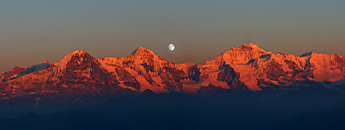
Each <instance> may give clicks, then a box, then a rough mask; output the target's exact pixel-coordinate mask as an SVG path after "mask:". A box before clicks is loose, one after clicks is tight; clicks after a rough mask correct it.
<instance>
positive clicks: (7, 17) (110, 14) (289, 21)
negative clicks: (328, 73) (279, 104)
mask: <svg viewBox="0 0 345 130" xmlns="http://www.w3.org/2000/svg"><path fill="white" fill-rule="evenodd" d="M170 42H173V43H174V44H175V46H176V49H175V51H173V52H170V51H169V50H168V44H169V43H170ZM250 42H254V43H255V44H257V45H259V46H260V47H262V48H263V49H264V50H267V51H272V52H282V53H286V54H294V55H301V54H303V53H305V52H310V51H314V52H317V53H327V54H330V53H335V54H338V55H345V1H344V0H216V1H211V0H99V1H96V0H30V1H28V0H0V61H1V62H0V72H4V71H8V70H11V69H12V68H13V67H14V66H30V65H34V64H40V63H43V62H44V61H45V60H48V61H49V62H50V63H54V62H56V61H57V60H60V59H62V57H63V56H65V55H66V54H68V53H70V52H73V51H74V50H80V49H82V50H85V51H86V52H88V53H89V54H91V55H92V56H94V57H95V58H101V57H123V56H127V55H129V54H131V53H132V52H133V51H134V50H135V49H136V48H138V47H140V46H142V47H145V48H148V49H150V50H153V51H154V52H155V53H156V54H158V55H159V56H161V57H163V58H165V59H166V60H168V61H171V62H174V63H182V62H185V61H187V62H195V63H202V62H203V61H205V60H211V59H212V58H214V57H216V56H218V55H220V54H221V53H222V52H225V51H227V50H229V49H231V48H233V47H239V46H241V45H242V44H248V43H250Z"/></svg>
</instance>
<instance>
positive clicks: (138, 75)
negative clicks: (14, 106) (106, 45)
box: [0, 43, 345, 99]
mask: <svg viewBox="0 0 345 130" xmlns="http://www.w3.org/2000/svg"><path fill="white" fill-rule="evenodd" d="M344 75H345V58H344V56H338V55H335V54H318V53H315V52H309V53H306V54H303V55H301V56H294V55H291V54H288V55H286V54H282V53H276V54H275V53H272V52H269V51H265V50H263V49H262V48H260V47H259V46H258V45H255V44H253V43H250V44H249V45H246V44H244V45H242V46H240V47H239V48H232V49H230V50H228V51H226V52H224V53H222V54H221V55H219V56H217V57H216V58H214V59H212V60H210V61H205V62H204V63H202V64H195V63H188V62H185V63H181V64H175V63H172V62H169V61H167V60H165V59H164V58H162V57H160V56H158V55H156V54H155V53H154V52H153V51H152V50H149V49H146V48H144V47H139V48H138V49H136V50H135V51H134V52H133V53H132V54H131V55H128V56H126V57H106V58H100V59H95V58H94V57H92V56H91V55H90V54H88V53H87V52H85V51H83V50H77V51H74V52H72V53H70V54H68V55H66V56H65V57H64V58H63V59H61V60H59V61H57V62H55V63H54V64H50V63H49V62H45V63H42V64H39V65H34V66H31V67H17V66H16V67H14V68H13V69H12V70H11V71H8V72H4V73H1V74H0V81H1V82H0V91H1V92H2V96H1V97H2V98H3V99H8V98H11V97H17V96H22V95H29V94H43V93H97V94H104V93H121V94H125V93H128V92H134V93H140V92H143V91H145V90H147V89H150V90H152V91H154V92H171V91H181V92H182V91H183V92H189V93H196V92H198V91H201V89H202V91H203V92H204V91H205V90H206V91H207V90H208V89H215V88H217V90H218V89H219V90H222V91H224V92H227V91H229V92H230V91H231V92H238V91H248V90H251V91H261V90H262V89H263V88H266V87H270V86H282V87H284V88H285V89H286V88H289V87H288V86H296V84H297V86H298V84H299V83H305V82H309V81H313V82H320V83H323V82H327V83H329V82H334V81H339V80H343V79H344ZM327 87H329V85H328V86H327Z"/></svg>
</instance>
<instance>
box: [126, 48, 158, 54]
mask: <svg viewBox="0 0 345 130" xmlns="http://www.w3.org/2000/svg"><path fill="white" fill-rule="evenodd" d="M132 54H134V55H143V54H152V55H156V54H155V52H153V51H152V50H149V49H146V48H144V47H139V48H137V49H135V50H134V51H133V52H132Z"/></svg>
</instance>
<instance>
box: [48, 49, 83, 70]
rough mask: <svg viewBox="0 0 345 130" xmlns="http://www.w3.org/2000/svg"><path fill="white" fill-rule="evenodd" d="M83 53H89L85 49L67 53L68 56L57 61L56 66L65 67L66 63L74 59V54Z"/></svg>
mask: <svg viewBox="0 0 345 130" xmlns="http://www.w3.org/2000/svg"><path fill="white" fill-rule="evenodd" d="M83 54H88V53H87V52H86V51H84V50H76V51H73V52H71V53H69V54H67V55H66V56H64V57H63V58H62V59H61V60H58V61H56V62H55V63H54V66H56V67H59V68H61V69H63V68H65V67H66V64H67V63H68V62H69V61H70V60H71V59H72V57H73V56H80V55H83Z"/></svg>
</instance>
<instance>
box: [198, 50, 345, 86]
mask: <svg viewBox="0 0 345 130" xmlns="http://www.w3.org/2000/svg"><path fill="white" fill-rule="evenodd" d="M344 60H345V59H344V58H343V57H341V56H338V55H335V54H317V53H314V52H310V53H306V54H303V55H302V56H294V55H291V54H288V55H286V54H282V53H276V54H275V53H272V52H269V51H264V50H263V49H261V48H260V47H259V46H257V45H255V44H253V43H250V44H249V45H246V44H244V45H242V46H241V47H239V48H232V49H230V50H229V51H227V52H225V53H222V54H221V55H220V56H217V57H216V58H214V59H213V60H211V61H206V62H205V63H203V64H202V65H201V66H205V67H208V66H213V68H217V67H218V66H221V65H222V64H228V65H230V66H231V67H233V68H234V70H235V71H236V72H238V73H239V74H240V76H241V77H240V81H242V82H243V83H244V84H245V85H246V86H247V87H248V88H249V89H251V90H254V91H257V90H261V87H268V86H271V85H277V86H288V85H291V84H292V83H294V82H299V81H307V80H310V81H317V82H324V81H336V80H341V79H344V75H345V71H344V67H345V64H344ZM205 67H204V68H205ZM213 70H214V69H213ZM209 71H210V70H209Z"/></svg>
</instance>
